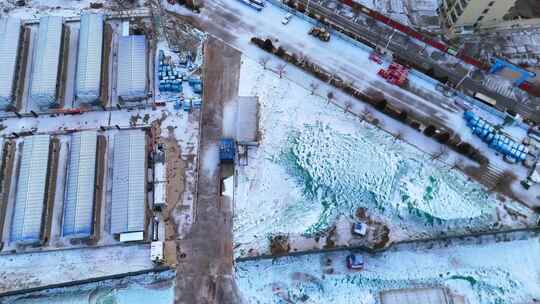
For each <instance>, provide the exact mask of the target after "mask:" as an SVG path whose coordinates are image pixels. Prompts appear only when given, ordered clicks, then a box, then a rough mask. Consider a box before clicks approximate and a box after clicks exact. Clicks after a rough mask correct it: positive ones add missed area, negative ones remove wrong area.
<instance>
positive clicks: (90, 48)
mask: <svg viewBox="0 0 540 304" xmlns="http://www.w3.org/2000/svg"><path fill="white" fill-rule="evenodd" d="M78 49H79V52H78V55H77V75H76V77H77V78H76V81H75V97H76V99H77V100H78V101H80V102H82V103H88V104H95V103H97V102H98V101H99V94H100V85H101V61H102V57H101V56H102V51H103V15H102V14H83V15H82V16H81V28H80V31H79V47H78Z"/></svg>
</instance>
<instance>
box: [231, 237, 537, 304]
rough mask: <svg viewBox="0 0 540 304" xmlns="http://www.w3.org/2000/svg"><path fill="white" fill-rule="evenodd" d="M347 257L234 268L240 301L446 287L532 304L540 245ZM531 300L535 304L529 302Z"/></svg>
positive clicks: (502, 302) (367, 302)
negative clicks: (352, 262)
mask: <svg viewBox="0 0 540 304" xmlns="http://www.w3.org/2000/svg"><path fill="white" fill-rule="evenodd" d="M347 254H348V252H340V253H330V254H316V255H307V256H301V257H287V258H280V259H277V260H264V261H249V262H242V263H238V264H237V265H236V280H237V284H238V287H239V289H240V291H241V293H242V294H243V297H244V299H245V300H246V303H257V304H266V303H335V304H348V303H351V304H352V303H361V304H375V303H380V300H379V292H380V291H384V290H389V289H401V288H417V287H418V288H420V287H433V286H443V287H448V288H449V289H450V291H451V292H452V293H453V294H454V295H461V296H465V298H466V300H467V301H468V302H467V303H469V304H487V303H498V304H514V303H536V301H537V300H538V298H539V297H540V277H539V274H540V263H539V262H538V258H537V257H538V255H539V254H540V240H539V239H538V238H531V239H528V240H519V241H512V242H505V243H493V244H489V245H485V244H483V245H464V246H451V247H447V248H435V249H424V250H414V251H412V250H399V251H389V252H385V253H381V254H375V255H364V257H365V263H366V264H365V269H364V270H363V271H359V272H353V271H350V270H348V269H347V268H346V266H345V257H346V255H347ZM535 299H536V300H535Z"/></svg>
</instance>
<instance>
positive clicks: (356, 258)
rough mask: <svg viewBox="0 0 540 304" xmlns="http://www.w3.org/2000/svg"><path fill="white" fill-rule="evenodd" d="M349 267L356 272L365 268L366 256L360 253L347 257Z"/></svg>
mask: <svg viewBox="0 0 540 304" xmlns="http://www.w3.org/2000/svg"><path fill="white" fill-rule="evenodd" d="M347 267H348V268H349V269H354V270H362V269H363V268H364V256H363V255H361V254H359V253H352V254H349V255H348V256H347Z"/></svg>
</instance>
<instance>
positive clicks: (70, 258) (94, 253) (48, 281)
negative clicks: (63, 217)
mask: <svg viewBox="0 0 540 304" xmlns="http://www.w3.org/2000/svg"><path fill="white" fill-rule="evenodd" d="M153 268H154V264H153V263H152V261H150V245H149V244H140V245H132V246H109V247H101V248H82V249H69V250H58V251H54V252H35V253H24V254H15V255H14V254H4V255H0V269H1V271H0V278H1V280H0V292H6V291H13V290H19V289H24V288H32V287H40V286H47V285H52V284H60V283H67V282H72V281H77V280H85V279H90V278H94V277H104V276H109V275H116V274H122V273H127V272H134V271H141V270H149V269H153Z"/></svg>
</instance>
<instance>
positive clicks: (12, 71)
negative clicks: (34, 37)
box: [0, 17, 21, 110]
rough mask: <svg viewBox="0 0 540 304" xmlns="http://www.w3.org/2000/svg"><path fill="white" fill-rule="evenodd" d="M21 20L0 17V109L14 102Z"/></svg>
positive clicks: (4, 108)
mask: <svg viewBox="0 0 540 304" xmlns="http://www.w3.org/2000/svg"><path fill="white" fill-rule="evenodd" d="M20 37H21V20H20V19H16V18H6V17H2V18H0V66H1V67H2V73H0V110H6V108H8V107H9V106H11V105H13V103H14V96H15V87H16V79H17V76H16V75H17V61H18V54H19V45H20Z"/></svg>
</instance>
